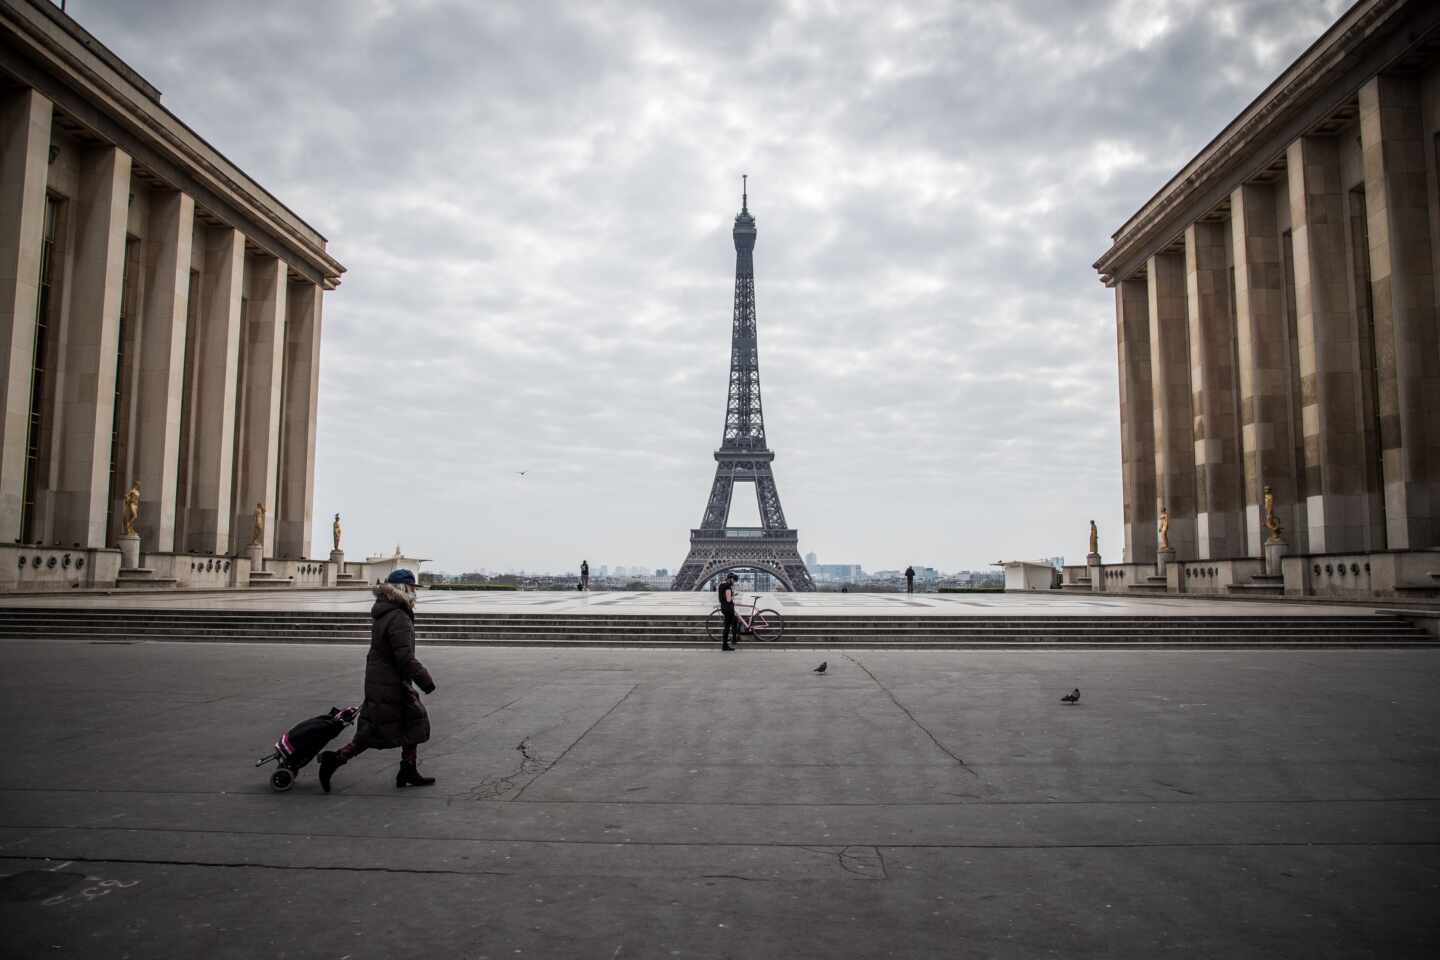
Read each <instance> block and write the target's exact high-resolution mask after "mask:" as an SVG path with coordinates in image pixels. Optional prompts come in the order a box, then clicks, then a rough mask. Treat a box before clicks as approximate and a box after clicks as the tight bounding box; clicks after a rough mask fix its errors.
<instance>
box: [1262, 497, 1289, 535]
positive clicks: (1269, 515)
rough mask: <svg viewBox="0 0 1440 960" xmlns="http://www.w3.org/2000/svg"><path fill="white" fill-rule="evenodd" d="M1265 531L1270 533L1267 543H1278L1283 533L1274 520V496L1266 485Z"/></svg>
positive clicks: (1278, 522)
mask: <svg viewBox="0 0 1440 960" xmlns="http://www.w3.org/2000/svg"><path fill="white" fill-rule="evenodd" d="M1265 529H1266V530H1269V531H1270V539H1269V541H1267V542H1269V543H1279V542H1280V535H1281V534H1282V533H1284V532H1285V531H1284V529H1283V528H1281V526H1280V521H1279V520H1277V519H1276V518H1275V494H1274V493H1272V492H1271V491H1270V485H1269V484H1268V483H1267V484H1266V485H1265Z"/></svg>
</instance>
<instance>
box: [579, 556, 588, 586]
mask: <svg viewBox="0 0 1440 960" xmlns="http://www.w3.org/2000/svg"><path fill="white" fill-rule="evenodd" d="M580 589H581V590H589V589H590V561H588V560H581V561H580Z"/></svg>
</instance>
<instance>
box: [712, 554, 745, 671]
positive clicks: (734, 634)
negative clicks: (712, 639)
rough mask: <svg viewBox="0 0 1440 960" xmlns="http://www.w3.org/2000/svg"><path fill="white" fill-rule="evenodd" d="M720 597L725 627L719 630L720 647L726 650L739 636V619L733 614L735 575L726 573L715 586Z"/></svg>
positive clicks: (732, 646) (733, 645)
mask: <svg viewBox="0 0 1440 960" xmlns="http://www.w3.org/2000/svg"><path fill="white" fill-rule="evenodd" d="M715 593H716V596H718V597H719V599H720V615H721V616H722V617H724V618H725V627H724V629H723V630H721V631H720V649H721V650H724V651H726V652H729V651H732V650H734V649H735V641H737V640H738V639H739V638H740V619H739V618H738V617H736V616H735V575H734V574H733V573H727V574H725V576H723V577H721V578H720V583H719V584H717V585H716V587H715Z"/></svg>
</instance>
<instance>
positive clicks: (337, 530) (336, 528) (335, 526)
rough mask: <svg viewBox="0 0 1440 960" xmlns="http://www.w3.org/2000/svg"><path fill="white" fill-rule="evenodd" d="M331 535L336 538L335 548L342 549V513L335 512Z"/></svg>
mask: <svg viewBox="0 0 1440 960" xmlns="http://www.w3.org/2000/svg"><path fill="white" fill-rule="evenodd" d="M330 535H331V536H332V537H334V538H335V549H336V550H339V549H340V514H338V513H337V514H335V523H334V524H333V525H332V526H331V527H330Z"/></svg>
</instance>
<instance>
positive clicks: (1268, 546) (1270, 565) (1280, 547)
mask: <svg viewBox="0 0 1440 960" xmlns="http://www.w3.org/2000/svg"><path fill="white" fill-rule="evenodd" d="M1288 547H1289V544H1287V543H1286V542H1285V541H1284V540H1267V541H1266V542H1265V576H1267V577H1278V576H1281V570H1280V558H1281V557H1283V556H1285V552H1286V550H1287V548H1288Z"/></svg>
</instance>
